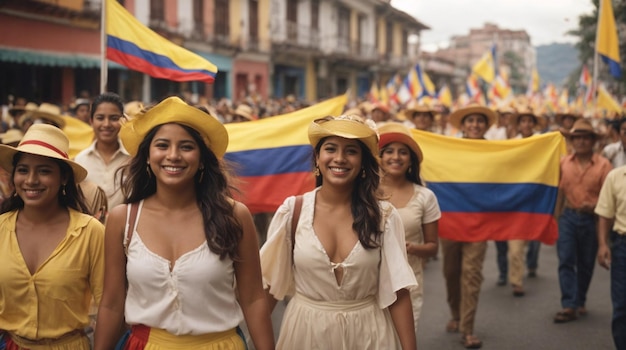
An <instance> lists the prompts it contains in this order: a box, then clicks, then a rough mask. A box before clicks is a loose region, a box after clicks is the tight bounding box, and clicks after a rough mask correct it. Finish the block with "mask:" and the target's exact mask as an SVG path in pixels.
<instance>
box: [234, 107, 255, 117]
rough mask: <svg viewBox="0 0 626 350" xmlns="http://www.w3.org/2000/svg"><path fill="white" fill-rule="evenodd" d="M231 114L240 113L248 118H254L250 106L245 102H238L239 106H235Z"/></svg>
mask: <svg viewBox="0 0 626 350" xmlns="http://www.w3.org/2000/svg"><path fill="white" fill-rule="evenodd" d="M233 114H234V115H240V116H242V117H244V118H246V119H248V120H254V117H253V116H252V107H250V106H248V105H245V104H240V105H239V106H237V109H235V112H234V113H233Z"/></svg>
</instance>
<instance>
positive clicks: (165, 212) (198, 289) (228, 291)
mask: <svg viewBox="0 0 626 350" xmlns="http://www.w3.org/2000/svg"><path fill="white" fill-rule="evenodd" d="M120 138H121V140H122V142H123V144H124V146H125V147H126V149H127V150H128V152H129V153H130V154H131V155H132V156H133V158H131V161H130V163H129V164H128V165H127V166H126V167H125V168H124V172H123V175H124V176H125V177H126V178H125V180H124V182H123V184H122V189H123V191H124V196H125V201H126V203H129V204H128V205H119V206H117V207H115V208H113V210H112V211H111V212H110V214H109V218H108V220H107V227H106V242H105V245H106V249H107V261H106V271H105V290H104V294H103V299H102V303H101V304H100V308H99V310H98V322H97V325H98V326H97V327H96V335H95V349H96V350H109V349H111V348H113V346H114V345H115V339H118V338H119V336H120V331H121V330H122V327H123V324H124V320H125V321H126V323H128V324H129V325H131V326H132V329H131V333H130V336H129V338H128V342H127V343H126V347H125V349H172V348H181V349H182V348H185V349H199V350H202V349H216V348H219V349H245V347H246V345H245V340H244V339H243V337H242V336H241V335H240V334H241V333H240V331H239V329H238V325H239V324H240V323H241V322H242V321H243V320H244V318H245V321H246V323H247V325H248V329H249V330H250V334H251V336H252V340H253V342H254V345H255V347H256V348H257V349H272V348H273V346H274V341H273V340H274V339H273V334H272V324H271V320H270V317H269V311H268V305H267V301H266V299H265V294H264V292H263V286H262V282H261V269H260V265H259V255H258V254H259V253H258V243H257V237H256V232H255V230H254V224H253V223H252V216H251V215H250V212H249V211H248V209H247V208H246V207H245V206H244V205H243V204H242V203H239V202H236V201H234V200H233V199H232V198H231V195H230V186H229V183H228V179H227V176H226V173H225V171H224V169H223V163H222V160H221V159H222V157H223V156H224V153H225V152H226V147H227V145H228V134H227V132H226V128H224V126H223V125H222V124H220V123H219V122H218V121H217V119H215V118H213V117H211V116H210V115H208V114H206V113H204V112H202V111H201V110H199V109H198V108H196V107H193V106H190V105H188V104H186V103H185V102H183V101H182V100H181V99H180V98H178V97H169V98H167V99H165V100H163V101H161V102H160V103H159V104H157V105H156V106H154V107H152V108H151V109H149V110H147V111H146V112H145V113H143V114H139V115H137V116H136V117H135V118H133V119H132V120H131V121H129V122H128V123H126V124H124V126H123V127H122V130H121V132H120ZM235 282H236V283H235ZM235 285H236V286H237V290H238V292H237V291H236V290H235Z"/></svg>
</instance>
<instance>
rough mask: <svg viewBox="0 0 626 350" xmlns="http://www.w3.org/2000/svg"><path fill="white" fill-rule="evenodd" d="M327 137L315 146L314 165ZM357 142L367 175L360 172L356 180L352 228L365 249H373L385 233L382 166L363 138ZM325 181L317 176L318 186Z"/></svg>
mask: <svg viewBox="0 0 626 350" xmlns="http://www.w3.org/2000/svg"><path fill="white" fill-rule="evenodd" d="M327 138H328V137H325V138H323V139H321V140H320V142H318V144H317V145H316V146H315V152H314V153H313V165H315V161H316V157H317V155H318V154H319V153H320V149H321V147H322V144H324V141H325V140H326V139H327ZM357 142H358V143H359V146H360V147H361V166H362V167H363V170H365V177H362V176H361V175H360V174H359V176H357V177H356V179H355V181H354V187H353V190H352V208H351V210H352V217H353V219H354V222H353V223H352V229H353V230H354V231H355V232H356V233H357V234H358V236H359V242H361V245H362V246H363V247H364V248H365V249H373V248H377V247H379V246H380V243H379V242H380V236H381V235H382V233H383V232H382V230H381V229H380V227H381V221H382V213H381V209H380V205H379V204H378V200H379V197H378V194H377V189H378V183H379V182H380V171H379V170H380V168H379V165H378V160H377V159H376V157H374V155H372V152H371V151H370V150H369V148H368V147H367V146H366V145H365V144H364V143H363V142H361V140H357ZM323 183H324V178H323V177H322V176H321V175H320V176H316V177H315V185H316V186H318V187H319V186H322V184H323Z"/></svg>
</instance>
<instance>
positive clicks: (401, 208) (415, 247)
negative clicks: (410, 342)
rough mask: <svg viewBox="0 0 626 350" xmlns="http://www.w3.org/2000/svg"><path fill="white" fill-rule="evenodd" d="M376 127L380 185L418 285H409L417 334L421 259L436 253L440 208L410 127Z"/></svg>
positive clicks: (422, 289) (387, 125) (420, 300)
mask: <svg viewBox="0 0 626 350" xmlns="http://www.w3.org/2000/svg"><path fill="white" fill-rule="evenodd" d="M378 131H379V132H380V163H381V168H382V170H383V176H382V179H381V182H380V187H379V188H380V190H381V191H382V192H383V194H384V195H385V196H387V197H388V198H389V202H390V203H391V204H393V206H394V207H396V209H398V213H400V217H401V218H402V223H403V226H404V232H405V238H406V242H407V243H406V251H407V255H408V260H409V264H410V265H411V267H412V268H413V272H414V273H415V279H416V280H417V288H413V289H411V304H412V305H413V319H414V326H415V333H416V334H417V328H418V320H419V316H420V313H421V309H422V304H423V299H422V296H423V294H424V288H423V286H422V283H423V276H422V263H423V259H425V258H429V257H432V256H435V255H436V254H437V249H438V245H439V239H438V233H437V232H438V222H439V219H440V218H441V211H440V209H439V203H437V198H436V197H435V194H434V193H433V192H432V191H431V190H430V189H428V188H426V187H424V186H423V184H422V180H421V178H420V168H421V166H420V164H421V162H422V160H423V159H424V156H423V155H422V150H421V149H420V147H419V145H418V144H417V142H415V140H414V139H413V137H412V135H411V132H410V131H409V129H407V128H406V127H405V126H403V125H401V124H398V123H388V124H385V125H383V126H381V127H380V128H378Z"/></svg>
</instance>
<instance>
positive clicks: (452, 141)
mask: <svg viewBox="0 0 626 350" xmlns="http://www.w3.org/2000/svg"><path fill="white" fill-rule="evenodd" d="M411 132H412V135H413V138H414V139H415V140H416V141H417V142H418V144H419V145H420V148H421V149H422V151H423V152H424V161H423V162H422V169H421V175H422V177H423V178H424V179H425V181H426V186H427V187H428V188H430V189H431V190H432V191H433V192H434V193H435V195H436V196H437V200H438V202H439V206H440V208H441V211H442V216H441V219H440V220H439V236H440V237H442V238H446V239H452V240H458V241H466V242H476V241H485V240H509V239H524V240H540V241H542V242H543V243H546V244H554V243H555V241H556V238H557V235H558V231H557V226H556V221H555V220H554V217H553V212H554V208H555V204H556V198H557V192H558V183H559V160H560V158H561V156H562V155H564V154H565V152H566V150H565V139H564V138H563V136H562V135H561V134H560V133H558V132H551V133H547V134H543V135H537V136H533V137H529V138H524V139H515V140H502V141H487V140H467V139H461V138H454V137H446V136H442V135H437V134H434V133H429V132H424V131H420V130H415V129H413V130H411ZM459 169H463V171H459Z"/></svg>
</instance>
